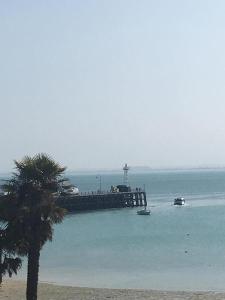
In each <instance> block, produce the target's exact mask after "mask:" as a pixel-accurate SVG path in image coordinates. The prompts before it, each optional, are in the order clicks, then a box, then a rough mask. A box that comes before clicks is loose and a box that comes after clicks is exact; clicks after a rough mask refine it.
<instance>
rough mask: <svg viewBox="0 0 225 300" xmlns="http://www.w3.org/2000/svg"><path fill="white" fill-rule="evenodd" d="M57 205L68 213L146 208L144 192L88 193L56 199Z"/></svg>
mask: <svg viewBox="0 0 225 300" xmlns="http://www.w3.org/2000/svg"><path fill="white" fill-rule="evenodd" d="M57 204H58V205H59V206H61V207H63V208H65V209H67V210H68V211H69V212H75V211H84V210H96V209H107V208H123V207H135V206H136V207H137V206H147V199H146V193H145V192H144V191H134V192H116V193H111V192H108V193H96V194H95V193H89V194H81V195H65V196H59V197H58V198H57Z"/></svg>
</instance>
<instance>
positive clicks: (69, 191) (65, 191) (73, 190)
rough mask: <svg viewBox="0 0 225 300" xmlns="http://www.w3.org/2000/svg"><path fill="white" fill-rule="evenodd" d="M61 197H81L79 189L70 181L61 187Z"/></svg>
mask: <svg viewBox="0 0 225 300" xmlns="http://www.w3.org/2000/svg"><path fill="white" fill-rule="evenodd" d="M61 195H68V196H69V195H71V196H74V195H79V189H78V187H76V186H75V185H73V184H71V183H70V182H69V181H66V182H63V184H62V186H61Z"/></svg>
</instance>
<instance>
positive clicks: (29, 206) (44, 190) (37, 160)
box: [3, 154, 65, 300]
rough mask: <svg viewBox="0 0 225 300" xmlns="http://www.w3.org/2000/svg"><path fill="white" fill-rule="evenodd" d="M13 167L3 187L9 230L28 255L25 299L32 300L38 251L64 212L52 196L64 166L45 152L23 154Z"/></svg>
mask: <svg viewBox="0 0 225 300" xmlns="http://www.w3.org/2000/svg"><path fill="white" fill-rule="evenodd" d="M15 166H16V172H15V173H14V174H13V177H12V178H11V179H10V180H8V181H7V182H6V184H5V185H3V189H4V191H5V192H7V196H6V197H7V198H8V203H10V204H9V206H10V207H13V209H12V210H11V212H10V214H9V215H11V222H10V225H11V226H10V229H11V230H12V231H13V229H15V230H16V233H17V237H19V241H20V245H19V247H18V253H19V254H25V255H27V257H28V267H27V290H26V296H27V300H36V299H37V286H38V273H39V258H40V251H41V249H42V247H43V245H44V244H45V242H46V241H47V240H52V237H53V224H55V223H60V222H62V220H63V217H64V215H65V210H64V209H62V208H60V207H58V206H57V204H56V197H55V193H56V192H57V191H58V190H59V188H60V184H61V183H62V182H63V181H64V180H65V179H64V178H63V177H62V175H63V173H64V171H65V167H61V166H60V165H59V164H58V163H56V162H55V161H54V160H53V159H51V158H50V157H49V156H48V155H46V154H38V155H36V156H34V157H29V156H26V157H25V158H24V159H22V160H21V161H15ZM12 204H13V205H12Z"/></svg>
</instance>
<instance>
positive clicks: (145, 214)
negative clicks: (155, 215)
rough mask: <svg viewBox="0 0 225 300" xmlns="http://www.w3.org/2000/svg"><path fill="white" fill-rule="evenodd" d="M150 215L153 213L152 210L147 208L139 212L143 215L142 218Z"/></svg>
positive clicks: (138, 212)
mask: <svg viewBox="0 0 225 300" xmlns="http://www.w3.org/2000/svg"><path fill="white" fill-rule="evenodd" d="M150 213H151V211H150V210H146V208H145V209H142V210H138V211H137V214H138V215H141V216H147V215H150Z"/></svg>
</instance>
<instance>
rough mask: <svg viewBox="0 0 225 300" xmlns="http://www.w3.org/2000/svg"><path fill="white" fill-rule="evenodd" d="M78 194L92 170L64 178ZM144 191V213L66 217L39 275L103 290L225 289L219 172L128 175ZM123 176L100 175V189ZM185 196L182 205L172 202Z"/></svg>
mask: <svg viewBox="0 0 225 300" xmlns="http://www.w3.org/2000/svg"><path fill="white" fill-rule="evenodd" d="M70 179H71V181H72V182H73V183H75V184H76V185H77V186H78V187H79V189H80V191H87V190H90V191H91V190H97V189H98V188H99V179H96V176H95V175H77V176H71V177H70ZM129 181H130V185H131V186H132V187H143V184H144V185H145V189H146V192H147V200H148V206H149V207H150V209H151V211H152V214H151V216H139V215H137V214H136V211H137V208H127V209H112V210H104V211H95V212H83V213H78V214H74V215H69V216H67V217H66V218H65V220H64V222H63V223H62V224H60V225H57V226H55V235H54V240H53V242H52V243H47V244H46V245H45V247H44V249H43V251H42V253H41V268H40V280H42V281H50V282H56V283H58V284H65V285H74V286H90V287H109V288H147V289H165V290H178V289H179V290H216V291H220V290H225V171H186V172H185V171H180V172H178V171H173V172H163V171H158V172H152V173H148V174H130V176H129ZM121 182H122V174H113V175H102V188H103V189H104V190H107V189H109V188H110V186H111V185H114V184H119V183H121ZM177 196H184V197H185V199H186V203H187V204H186V205H185V206H183V207H175V206H173V205H172V204H173V199H174V198H175V197H177ZM24 276H25V270H22V271H21V272H20V274H19V277H24Z"/></svg>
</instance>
